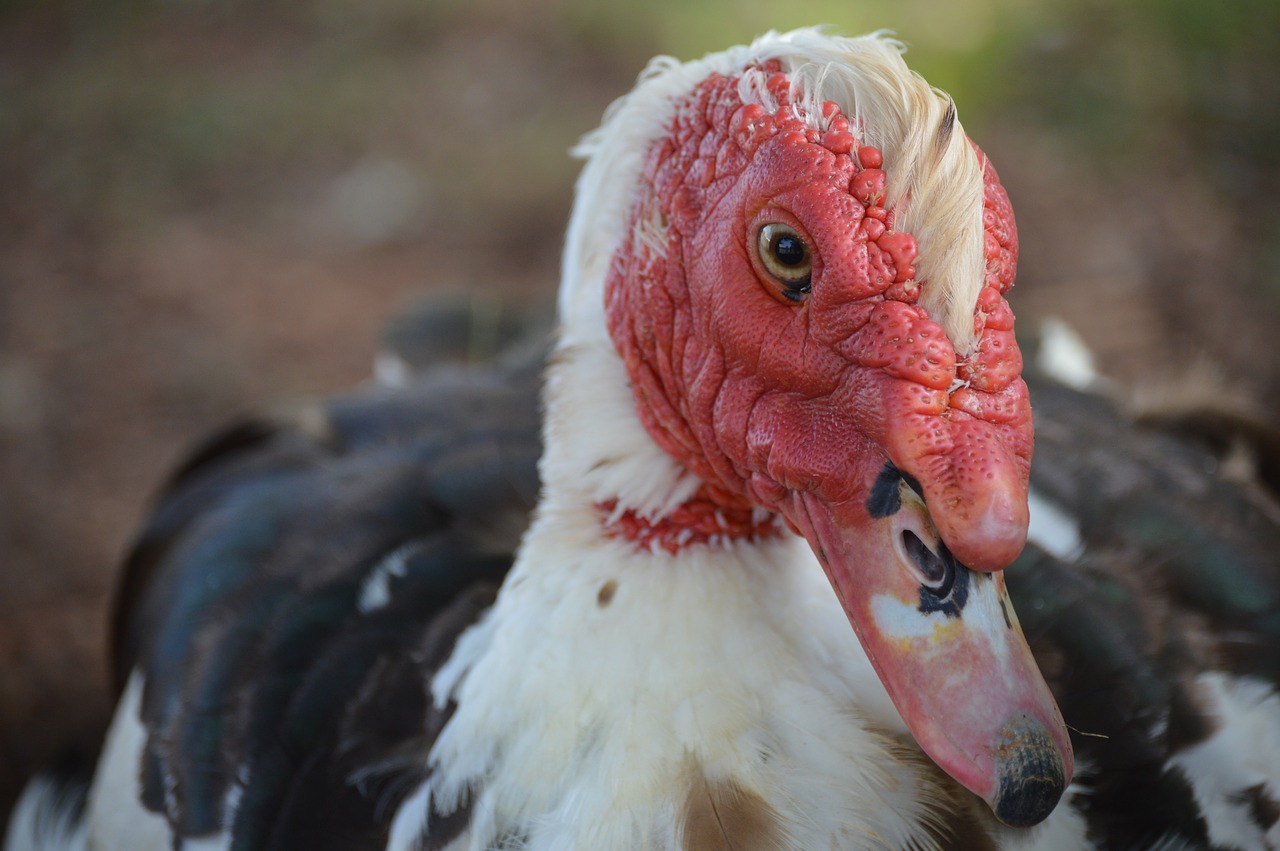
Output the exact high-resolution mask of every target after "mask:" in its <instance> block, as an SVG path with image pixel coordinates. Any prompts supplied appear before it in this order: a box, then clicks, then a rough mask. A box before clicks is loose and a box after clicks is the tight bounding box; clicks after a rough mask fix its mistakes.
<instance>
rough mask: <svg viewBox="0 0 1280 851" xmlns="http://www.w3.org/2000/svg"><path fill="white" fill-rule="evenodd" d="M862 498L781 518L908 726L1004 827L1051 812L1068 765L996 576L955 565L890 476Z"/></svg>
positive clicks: (1050, 702) (789, 509) (915, 500)
mask: <svg viewBox="0 0 1280 851" xmlns="http://www.w3.org/2000/svg"><path fill="white" fill-rule="evenodd" d="M863 493H864V495H865V498H864V499H860V500H852V501H849V502H845V503H841V504H834V505H833V504H829V503H827V502H824V501H823V500H822V499H821V498H820V497H818V496H816V495H814V494H812V493H800V492H793V493H792V494H791V496H790V498H789V500H788V501H787V504H786V505H785V506H784V507H783V513H784V514H785V515H786V516H787V518H788V519H789V520H790V521H791V523H792V524H793V525H795V526H796V528H797V529H798V530H799V531H800V532H801V534H803V535H804V536H805V538H806V539H807V540H808V541H809V544H810V546H812V548H813V550H814V552H815V554H816V555H817V556H818V559H819V561H820V562H821V563H822V565H823V568H824V569H825V570H826V573H827V576H828V578H829V579H830V580H831V584H832V586H833V587H834V588H835V592H836V594H837V595H838V596H839V598H840V601H841V604H842V605H843V606H844V610H845V612H846V614H847V615H848V617H849V621H850V622H851V623H852V624H853V628H854V631H855V632H856V633H857V635H858V638H859V640H860V641H861V642H862V645H863V647H864V648H865V650H866V652H867V655H868V656H869V657H870V659H871V662H872V664H873V665H874V666H875V669H876V672H877V673H878V674H879V675H880V679H881V681H882V682H883V683H884V685H885V687H886V689H887V690H888V692H889V695H890V697H891V698H892V699H893V702H894V704H895V705H896V706H897V708H898V711H899V713H901V715H902V718H903V720H904V721H905V722H906V724H907V727H908V728H909V729H910V730H911V733H912V735H914V736H915V739H916V741H917V742H918V743H919V744H920V746H921V747H922V748H923V749H924V751H925V752H926V753H927V754H928V755H929V756H930V757H931V758H932V759H933V760H934V762H936V763H937V764H938V765H939V766H940V767H941V768H942V769H943V770H944V771H946V772H947V773H948V774H950V775H951V776H952V777H954V778H955V779H956V780H957V781H959V782H960V783H961V784H963V785H964V786H965V787H966V788H968V789H970V790H971V791H973V792H974V793H975V794H977V795H979V796H980V797H982V798H983V800H985V801H986V802H987V804H988V805H989V806H990V807H991V810H992V812H994V813H995V815H996V817H997V818H999V819H1000V820H1001V821H1003V822H1005V823H1006V824H1010V825H1015V826H1029V825H1033V824H1036V823H1038V822H1040V821H1042V820H1043V819H1044V818H1045V817H1047V816H1048V815H1049V813H1050V812H1052V811H1053V808H1054V807H1055V806H1056V805H1057V802H1058V799H1059V798H1060V797H1061V796H1062V792H1063V790H1064V789H1065V787H1066V784H1067V783H1068V782H1069V781H1070V779H1071V773H1072V768H1073V758H1072V752H1071V744H1070V740H1069V738H1068V735H1067V730H1066V726H1065V724H1064V723H1063V720H1062V715H1061V713H1060V712H1059V711H1058V707H1057V704H1056V702H1055V701H1054V699H1053V696H1052V694H1050V692H1049V688H1048V686H1047V685H1046V683H1045V681H1044V678H1043V676H1042V675H1041V674H1040V670H1039V668H1038V667H1037V665H1036V662H1035V659H1034V658H1033V657H1032V655H1031V650H1030V649H1029V648H1028V647H1027V642H1026V639H1025V638H1024V637H1023V635H1022V629H1021V627H1020V626H1019V625H1018V620H1017V617H1016V615H1015V614H1014V611H1013V606H1012V604H1011V603H1010V601H1009V597H1008V594H1007V593H1006V591H1005V584H1004V576H1003V574H1002V573H1001V572H999V571H994V572H980V571H974V570H970V569H969V568H967V567H966V566H965V565H963V564H961V563H960V562H959V561H958V560H957V559H956V558H955V557H954V556H952V554H951V553H950V551H949V550H948V548H947V546H946V544H945V542H944V541H943V540H942V538H941V537H940V536H939V534H938V531H937V529H936V527H935V525H934V522H933V520H932V518H931V517H930V515H929V511H928V510H927V508H926V506H925V503H924V500H923V498H922V497H921V495H920V494H919V493H917V491H916V489H915V488H914V487H912V485H911V484H909V483H908V480H907V478H904V477H903V476H902V475H901V474H900V473H899V472H898V470H897V468H896V467H894V466H893V465H892V464H885V466H884V467H883V468H882V470H881V471H880V472H879V475H878V476H877V477H876V479H875V484H874V485H872V486H871V487H869V488H867V489H866V490H865V491H864V492H863Z"/></svg>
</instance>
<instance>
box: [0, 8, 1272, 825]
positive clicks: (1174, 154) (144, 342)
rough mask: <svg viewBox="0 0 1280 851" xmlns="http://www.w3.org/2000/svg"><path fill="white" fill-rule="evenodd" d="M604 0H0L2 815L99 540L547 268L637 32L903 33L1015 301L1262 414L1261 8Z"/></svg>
mask: <svg viewBox="0 0 1280 851" xmlns="http://www.w3.org/2000/svg"><path fill="white" fill-rule="evenodd" d="M464 6H465V8H464ZM600 6H601V8H596V7H595V6H594V5H593V4H590V3H587V2H585V0H581V1H580V0H542V2H538V3H521V2H518V0H479V2H474V3H467V4H464V3H462V2H434V3H433V2H410V0H370V2H366V3H362V4H347V3H341V2H339V0H305V2H285V0H264V2H259V3H253V4H250V3H244V2H236V0H229V2H224V1H223V0H168V1H167V2H159V0H122V2H117V3H115V4H112V5H105V4H94V3H90V2H87V0H60V2H40V3H36V2H34V0H28V2H22V0H17V2H15V0H5V2H2V3H0V187H3V189H2V192H0V813H2V812H5V811H6V810H7V808H8V803H9V801H10V800H11V798H12V796H13V795H14V794H15V793H16V790H17V788H18V787H19V785H20V783H21V781H22V779H23V778H24V777H25V776H26V775H27V774H28V773H29V772H30V771H31V770H33V769H34V768H35V767H36V766H38V765H41V764H44V763H47V762H48V761H49V760H51V759H53V758H55V757H57V756H58V755H60V754H62V753H64V752H66V751H67V750H68V749H74V748H76V747H79V748H85V749H91V748H92V747H93V746H94V744H95V743H96V741H97V737H98V735H99V734H100V728H101V725H102V724H103V723H104V722H105V719H106V717H107V712H108V704H109V695H108V693H107V686H106V677H105V665H104V660H105V656H106V646H105V638H104V636H105V629H106V627H105V625H106V614H107V611H108V601H109V594H110V589H111V587H112V578H113V575H114V571H115V565H116V563H117V561H118V560H119V558H120V556H121V555H122V553H123V552H124V551H125V549H126V547H127V545H128V541H129V536H130V534H131V530H133V529H134V528H135V527H136V526H137V525H138V523H139V522H140V520H141V518H142V517H143V516H144V514H145V512H146V509H147V505H148V499H149V495H150V494H152V493H153V492H154V491H155V490H156V488H157V486H158V483H160V482H161V481H162V480H163V478H164V476H165V474H166V471H167V470H169V469H171V468H172V467H173V466H174V464H175V463H177V462H178V461H179V459H180V458H181V457H182V455H183V452H184V448H186V447H189V446H190V445H191V444H192V442H193V441H195V440H196V439H198V438H199V437H200V436H201V435H202V434H204V433H205V432H207V431H208V430H209V429H210V428H212V427H213V426H215V425H217V424H218V423H220V422H224V421H226V420H228V419H230V418H232V417H233V416H234V415H235V414H237V413H239V412H243V411H246V410H251V409H255V408H261V407H263V406H270V405H274V404H279V402H280V401H281V400H285V399H289V398H296V397H298V396H302V395H310V394H320V393H331V392H336V391H340V390H343V389H345V388H349V387H351V386H352V385H354V384H355V383H357V382H359V381H361V380H363V379H364V378H365V377H366V376H367V374H368V371H369V364H370V362H371V359H372V356H373V353H374V351H375V349H376V345H377V338H378V334H379V332H380V329H381V328H382V327H383V326H384V324H385V323H386V321H387V319H388V318H389V317H390V316H393V315H395V313H396V312H397V311H399V310H402V309H403V308H404V307H405V306H407V305H408V304H410V303H411V302H412V301H413V299H414V298H415V297H417V296H420V295H421V294H423V293H427V292H431V291H438V290H441V289H453V290H462V291H468V290H470V291H474V292H479V293H483V294H486V295H492V296H501V297H503V298H506V299H508V300H514V301H521V300H537V299H541V298H547V297H549V295H550V293H551V292H552V290H553V287H554V283H555V280H556V262H557V255H558V252H559V248H560V240H561V233H562V229H563V225H564V221H565V218H566V216H567V213H568V209H569V203H570V191H571V184H572V180H573V177H574V174H575V165H574V163H573V162H572V161H570V160H569V159H568V157H567V156H566V153H565V152H566V150H567V149H568V148H569V146H570V145H571V144H572V142H573V141H574V140H575V138H576V137H578V136H579V135H580V134H581V133H583V132H585V131H586V130H588V129H590V128H591V127H592V126H594V124H595V122H596V121H597V120H598V118H599V116H600V114H601V112H602V110H603V108H604V106H605V105H606V104H607V103H608V101H609V100H610V99H611V98H612V97H614V96H616V95H617V94H619V93H621V92H623V91H625V90H626V89H627V88H629V87H630V84H631V81H632V80H633V79H634V76H635V74H636V72H637V71H638V70H639V69H640V68H641V67H642V65H643V62H644V61H645V59H646V58H647V57H648V56H650V55H652V54H654V53H657V52H671V53H675V54H677V55H680V56H684V57H689V56H694V55H698V54H700V53H702V52H704V51H706V50H710V49H718V48H721V47H724V46H727V45H728V44H731V43H734V42H737V41H741V40H744V39H746V38H748V37H750V35H752V34H753V33H755V32H757V31H761V30H763V29H766V28H768V27H770V26H775V27H779V28H789V27H791V26H797V25H801V24H809V23H822V22H826V23H832V24H834V25H835V26H836V28H837V29H839V30H841V31H845V32H861V31H865V30H868V29H873V28H877V27H889V28H892V29H894V30H896V31H897V32H898V33H899V34H900V35H901V37H903V38H904V39H905V40H907V41H908V42H909V43H910V44H911V53H910V54H909V58H910V59H911V61H912V62H913V64H914V65H915V66H916V67H917V68H918V69H920V70H921V71H923V72H924V73H925V74H926V76H928V77H929V79H930V80H931V81H932V82H934V83H935V84H937V85H939V86H941V87H942V88H945V89H948V90H950V91H951V92H952V93H953V94H954V95H955V96H956V98H957V100H958V102H959V106H960V115H961V118H962V120H964V121H965V123H966V126H967V128H968V129H969V131H970V133H971V134H972V135H973V136H974V137H975V138H977V139H979V140H980V142H981V143H982V145H983V147H984V148H985V149H986V151H987V152H988V153H989V154H990V156H991V157H992V159H993V161H994V162H995V163H996V164H997V166H998V168H999V170H1000V173H1001V176H1002V178H1003V180H1004V183H1005V186H1006V187H1007V188H1008V190H1009V193H1010V195H1011V196H1012V198H1013V200H1014V204H1015V207H1016V209H1017V210H1018V217H1019V228H1020V231H1021V236H1022V263H1021V273H1020V276H1019V286H1018V288H1017V289H1016V290H1015V293H1014V297H1013V304H1014V308H1015V310H1016V311H1017V313H1018V314H1019V319H1020V322H1021V323H1022V324H1023V325H1027V324H1029V323H1034V322H1035V321H1036V320H1037V319H1039V318H1041V317H1044V316H1048V315H1058V316H1061V317H1063V318H1065V319H1067V320H1068V321H1069V322H1070V323H1072V324H1073V325H1075V326H1076V327H1077V329H1078V330H1080V331H1081V332H1082V333H1083V334H1084V336H1085V338H1086V339H1087V341H1088V342H1089V343H1090V344H1091V345H1092V346H1093V348H1094V349H1095V351H1096V353H1097V354H1098V356H1099V361H1100V365H1101V366H1102V368H1103V370H1104V371H1106V372H1107V373H1109V374H1110V375H1112V376H1114V377H1116V378H1118V379H1120V380H1121V381H1122V382H1124V383H1125V384H1126V385H1128V386H1130V387H1149V386H1151V385H1153V384H1159V385H1168V384H1169V383H1174V384H1176V383H1177V382H1178V381H1180V380H1181V379H1182V378H1183V377H1184V376H1186V375H1187V374H1189V372H1191V371H1193V370H1194V371H1198V372H1199V373H1200V374H1205V373H1208V374H1216V375H1219V376H1221V380H1222V383H1223V385H1224V386H1226V387H1228V388H1229V389H1230V390H1231V391H1232V392H1233V393H1235V394H1236V395H1237V396H1240V397H1242V398H1244V399H1246V400H1249V402H1250V404H1253V405H1254V406H1256V407H1258V408H1259V409H1260V410H1262V411H1263V412H1264V413H1266V412H1273V411H1274V410H1275V408H1276V405H1275V401H1274V400H1275V399H1276V398H1277V395H1278V394H1280V274H1278V273H1277V264H1278V263H1280V211H1278V210H1277V205H1276V204H1275V202H1274V199H1275V198H1276V197H1277V193H1278V192H1280V162H1278V161H1280V146H1278V145H1276V141H1275V140H1276V139H1277V138H1280V107H1278V106H1277V104H1280V73H1278V71H1280V69H1278V68H1277V67H1276V66H1277V65H1278V64H1280V61H1278V60H1277V59H1276V57H1280V35H1278V34H1280V11H1277V8H1273V7H1275V6H1276V4H1273V3H1271V2H1269V0H1253V2H1241V3H1238V4H1234V5H1233V6H1232V7H1231V8H1229V9H1216V8H1212V7H1210V6H1208V5H1207V4H1202V3H1192V2H1190V0H1176V2H1167V3H1166V2H1159V0H1142V1H1141V2H1135V3H1132V4H1129V5H1126V6H1124V7H1123V8H1117V7H1116V6H1115V5H1114V4H1104V3H1100V2H1085V3H1068V2H1067V0H1061V2H1059V3H1049V4H1039V5H1037V4H1029V3H1024V2H1019V0H983V1H982V2H978V0H974V2H971V3H968V4H963V3H960V4H950V6H948V9H947V10H946V11H941V10H939V9H938V8H937V6H936V5H935V4H928V3H925V2H923V0H919V1H918V2H914V1H913V2H902V3H898V4H895V5H894V6H893V8H892V10H887V9H886V8H885V7H883V4H880V5H872V4H871V3H824V2H813V3H792V4H788V6H787V10H788V11H787V14H786V16H785V18H784V17H781V16H779V15H777V14H776V4H769V3H763V2H748V3H737V4H730V3H728V2H703V3H686V2H683V0H662V2H655V3H652V4H647V5H646V8H645V9H644V10H639V9H634V10H619V9H617V8H611V7H610V6H609V5H606V4H600ZM1032 6H1034V9H1033V8H1031V7H1032ZM606 10H607V11H606Z"/></svg>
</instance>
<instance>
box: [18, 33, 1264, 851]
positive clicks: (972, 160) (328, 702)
mask: <svg viewBox="0 0 1280 851" xmlns="http://www.w3.org/2000/svg"><path fill="white" fill-rule="evenodd" d="M581 153H582V154H583V155H584V156H585V157H586V158H587V163H586V166H585V169H584V171H583V173H582V176H581V178H580V180H579V183H578V187H577V201H576V206H575V209H574V213H573V217H572V220H571V223H570V226H569V233H568V239H567V243H566V248H565V253H564V273H563V275H564V276H563V281H562V286H561V290H560V296H559V303H558V314H559V328H558V332H557V334H556V336H555V342H554V344H552V346H551V350H550V354H549V355H547V354H546V353H545V351H544V349H543V348H542V346H541V345H539V344H538V343H537V342H536V341H535V342H534V343H529V344H525V345H517V346H515V347H513V348H511V349H508V350H504V352H503V353H501V354H500V355H498V356H497V357H495V358H494V359H492V360H491V361H490V362H488V363H487V364H486V365H484V366H483V367H466V366H463V365H460V364H458V363H439V362H437V363H435V365H434V366H430V367H428V368H425V369H422V370H418V371H417V372H416V373H415V372H414V371H413V370H406V369H405V368H404V366H403V364H401V365H400V367H399V368H397V369H390V370H387V371H386V374H391V375H396V376H401V377H403V376H405V375H408V374H410V373H412V376H411V377H410V378H409V379H407V380H405V381H403V382H401V383H400V384H399V385H398V386H395V387H386V386H383V387H379V388H375V389H369V390H365V391H364V392H361V393H359V394H357V395H354V396H351V397H347V398H342V399H338V400H336V401H331V402H328V403H326V404H323V405H320V406H317V407H314V408H309V409H306V410H304V411H301V412H298V413H296V414H294V415H290V416H287V417H276V418H269V419H263V420H260V421H255V422H251V423H245V424H242V425H241V426H239V427H236V428H234V429H232V430H230V431H228V432H226V433H224V434H223V435H222V436H221V437H220V438H219V439H217V440H215V441H214V442H213V443H211V444H210V445H208V446H207V447H206V448H205V449H204V450H203V451H202V452H200V453H198V454H197V456H196V457H195V459H194V460H192V461H191V462H190V463H189V464H188V465H187V466H186V467H185V468H184V469H183V470H182V471H180V473H179V474H178V475H177V477H176V479H175V480H174V482H173V483H172V484H171V486H170V488H169V490H168V493H167V496H166V497H165V498H164V500H163V501H162V502H161V504H160V506H159V508H158V510H157V511H156V513H155V515H154V517H153V519H152V520H151V522H150V524H149V525H148V526H147V528H146V529H145V530H144V531H143V533H142V534H141V536H140V538H139V539H138V542H137V545H136V547H135V549H134V551H133V553H132V556H131V558H130V560H129V563H128V570H127V579H126V582H125V587H124V591H123V592H122V594H121V598H120V599H121V605H120V607H119V617H118V619H117V626H118V629H117V650H116V663H117V669H118V671H119V672H120V688H121V692H122V695H121V698H120V703H119V708H118V711H117V715H116V718H115V721H114V723H113V726H112V728H111V730H110V732H109V734H108V738H107V741H106V743H105V746H104V750H103V753H102V755H101V758H100V760H99V762H98V766H97V769H96V773H95V776H94V778H93V780H92V785H91V787H90V788H89V789H88V792H87V801H86V800H83V799H84V798H85V796H84V795H81V796H80V797H79V798H77V796H76V795H75V794H74V792H73V791H72V792H68V791H67V789H66V788H64V787H60V786H58V785H57V784H55V783H53V782H52V781H47V780H45V781H39V782H37V783H35V784H33V786H31V787H30V788H29V791H28V794H27V795H26V796H25V797H24V800H23V802H22V803H21V804H20V806H19V809H18V811H17V812H16V814H15V816H14V818H13V826H12V829H11V836H10V840H9V843H10V844H9V847H10V848H11V849H16V848H28V847H80V848H92V849H124V848H128V849H171V848H177V849H188V851H191V850H192V849H201V851H203V849H215V848H216V849H237V851H238V849H297V848H309V849H366V848H388V849H396V851H408V849H418V851H425V849H451V851H458V849H477V851H478V849H528V851H534V849H673V850H674V849H690V850H691V849H730V848H732V849H817V848H841V849H1083V848H1105V849H1139V848H1166V849H1175V848H1224V849H1225V848H1240V849H1258V848H1270V849H1275V848H1280V698H1278V697H1277V694H1276V691H1275V685H1276V683H1277V680H1280V653H1278V652H1277V651H1278V650H1280V575H1278V574H1280V571H1278V570H1277V567H1276V553H1277V552H1280V523H1278V522H1277V513H1276V511H1275V507H1274V506H1275V504H1274V502H1273V501H1271V499H1272V497H1271V496H1270V495H1268V494H1267V493H1265V492H1264V491H1262V490H1261V489H1258V488H1256V487H1253V486H1251V485H1241V484H1233V483H1231V482H1228V481H1225V480H1222V479H1220V478H1215V477H1214V475H1213V471H1214V469H1215V463H1216V462H1215V459H1214V456H1213V455H1212V454H1210V453H1209V452H1207V451H1206V450H1204V449H1201V448H1197V447H1196V446H1194V445H1191V444H1189V443H1187V442H1186V441H1184V440H1180V439H1178V438H1175V437H1173V436H1171V435H1169V434H1166V433H1163V432H1158V431H1154V430H1150V429H1148V430H1141V429H1138V428H1136V427H1135V426H1134V425H1133V424H1132V423H1131V422H1129V421H1128V420H1126V418H1125V417H1124V416H1122V415H1121V414H1120V413H1119V412H1118V410H1117V408H1116V407H1115V406H1114V405H1113V404H1111V403H1110V402H1108V401H1106V400H1105V399H1103V398H1101V397H1098V396H1090V395H1086V394H1084V393H1081V392H1079V391H1076V390H1072V389H1069V388H1066V387H1063V386H1061V385H1058V384H1054V383H1053V382H1038V379H1036V378H1035V377H1034V376H1033V375H1031V374H1030V371H1028V376H1027V378H1029V379H1031V380H1032V381H1033V383H1036V386H1035V388H1034V389H1033V390H1032V391H1029V390H1028V385H1027V383H1026V381H1024V378H1023V377H1022V375H1021V373H1022V371H1023V370H1022V367H1023V361H1022V357H1021V355H1020V353H1019V348H1018V344H1017V342H1016V340H1015V338H1014V334H1013V315H1012V313H1011V312H1010V309H1009V307H1008V305H1007V303H1006V301H1005V294H1006V292H1007V291H1008V289H1009V287H1010V286H1011V285H1012V284H1013V278H1014V269H1015V264H1016V259H1017V236H1016V231H1015V226H1014V220H1013V214H1012V209H1011V207H1010V204H1009V200H1008V198H1007V196H1006V194H1005V192H1004V190H1003V189H1002V188H1001V185H1000V181H999V179H998V177H997V175H996V172H995V170H994V168H993V167H992V166H991V164H990V163H989V162H988V161H987V159H986V158H985V157H984V156H983V154H982V153H981V151H980V150H979V149H978V148H977V147H976V146H975V145H974V144H973V143H972V142H970V140H969V139H968V138H967V137H966V135H965V132H964V130H963V129H962V127H961V125H960V123H959V121H958V119H957V117H956V110H955V107H954V105H953V104H952V102H951V101H950V100H949V99H948V98H947V97H946V96H945V95H943V94H941V93H939V92H938V91H936V90H934V89H932V88H931V87H930V86H929V85H928V84H927V83H926V82H925V81H924V80H923V79H921V78H920V77H919V76H917V75H915V74H914V73H912V72H911V71H909V70H908V68H907V67H906V65H905V64H904V62H903V60H902V57H901V46H900V45H899V44H897V43H895V42H894V41H892V40H890V39H888V38H885V37H883V36H880V35H873V36H868V37H863V38H852V39H850V38H839V37H835V36H831V35H828V34H826V33H824V32H822V31H819V30H811V29H810V30H799V31H795V32H791V33H787V34H781V35H780V34H769V35H766V36H764V37H762V38H760V39H759V40H758V41H756V42H755V43H753V44H751V45H749V46H745V47H738V48H733V49H731V50H728V51H726V52H723V53H718V54H714V55H709V56H707V57H705V58H703V59H701V60H698V61H693V62H689V63H684V64H682V63H679V62H676V61H674V60H671V59H658V60H655V61H654V62H653V63H652V64H651V65H650V66H649V68H648V69H647V70H646V71H645V72H644V73H643V74H642V75H641V77H640V80H639V82H638V84H637V86H636V88H635V89H634V91H632V92H631V93H630V94H628V95H627V96H625V97H623V98H622V99H620V100H619V101H617V102H616V103H615V104H614V105H613V106H612V107H611V108H610V109H609V111H608V113H607V114H606V116H605V119H604V122H603V126H602V127H601V128H600V129H599V130H598V131H596V132H595V133H593V134H592V135H590V136H589V137H588V138H587V139H586V140H585V141H584V142H583V144H582V146H581ZM443 324H444V325H446V326H447V325H450V324H451V323H449V322H445V323H443ZM428 359H435V360H437V361H439V359H440V353H439V351H435V352H434V353H433V354H432V355H430V356H429V358H428ZM544 363H545V364H546V367H545V386H544V387H543V388H542V396H541V399H542V405H543V407H544V409H545V416H540V415H539V404H538V398H539V395H538V394H539V384H540V382H541V376H542V375H543V364H544ZM1031 399H1034V400H1035V403H1036V422H1035V426H1036V431H1037V434H1038V441H1037V448H1036V463H1035V466H1034V467H1033V466H1032V465H1031V457H1032V415H1031V402H1030V400H1031ZM530 518H531V519H530ZM1029 522H1030V536H1029V538H1028V528H1029ZM1028 540H1029V543H1028ZM1011 565H1012V567H1010V566H1011ZM1006 568H1009V570H1008V571H1007V573H1009V574H1010V575H1011V580H1010V583H1009V586H1010V587H1009V590H1006V580H1005V577H1006V570H1005V569H1006ZM1015 610H1016V612H1017V614H1015ZM1019 616H1021V618H1022V619H1023V620H1022V626H1020V625H1019ZM1024 632H1025V635H1026V636H1027V637H1026V638H1024ZM1028 639H1029V640H1030V645H1031V647H1032V648H1034V650H1035V653H1036V657H1035V658H1033V655H1032V649H1029V646H1028ZM1037 659H1038V664H1037ZM1042 672H1043V673H1042ZM1055 695H1056V699H1055ZM1059 706H1061V707H1062V709H1063V710H1064V711H1065V715H1066V719H1067V721H1068V722H1070V725H1071V726H1070V728H1068V726H1067V724H1066V723H1064V720H1063V714H1061V713H1060V712H1059ZM1069 729H1070V732H1069ZM1073 742H1074V748H1073ZM24 843H29V844H24ZM41 843H43V844H41ZM58 843H62V845H61V846H59V845H58Z"/></svg>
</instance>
